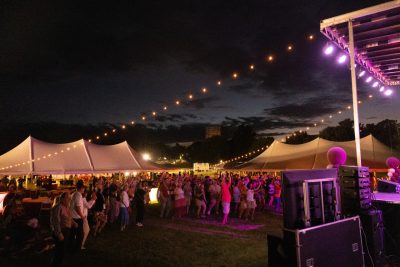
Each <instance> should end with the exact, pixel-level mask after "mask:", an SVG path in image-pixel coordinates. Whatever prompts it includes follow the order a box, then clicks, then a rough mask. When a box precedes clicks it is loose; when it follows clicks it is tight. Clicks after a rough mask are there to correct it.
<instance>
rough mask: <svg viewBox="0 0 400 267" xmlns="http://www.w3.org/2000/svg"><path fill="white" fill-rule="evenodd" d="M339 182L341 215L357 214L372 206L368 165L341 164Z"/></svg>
mask: <svg viewBox="0 0 400 267" xmlns="http://www.w3.org/2000/svg"><path fill="white" fill-rule="evenodd" d="M339 183H340V195H341V204H342V215H344V216H346V217H348V216H354V215H358V214H360V212H361V211H366V210H368V209H370V208H371V207H372V199H371V187H370V177H369V169H368V167H357V166H341V167H340V168H339Z"/></svg>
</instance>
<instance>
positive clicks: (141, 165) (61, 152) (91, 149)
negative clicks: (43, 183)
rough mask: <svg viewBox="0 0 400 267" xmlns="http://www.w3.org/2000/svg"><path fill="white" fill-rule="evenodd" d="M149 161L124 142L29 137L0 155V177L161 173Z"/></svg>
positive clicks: (158, 168)
mask: <svg viewBox="0 0 400 267" xmlns="http://www.w3.org/2000/svg"><path fill="white" fill-rule="evenodd" d="M161 170H162V169H161V168H160V167H158V166H156V165H155V164H152V163H150V162H146V161H144V160H143V159H142V157H141V156H140V155H139V154H138V153H137V152H136V151H135V150H134V149H132V148H131V147H130V146H129V144H128V143H127V142H126V141H125V142H122V143H119V144H115V145H96V144H92V143H90V142H88V141H85V140H83V139H81V140H78V141H74V142H70V143H64V144H53V143H47V142H44V141H41V140H38V139H36V138H33V137H31V136H29V137H28V138H27V139H25V140H24V141H23V142H22V143H21V144H19V145H18V146H16V147H15V148H13V149H11V150H10V151H8V152H7V153H5V154H3V155H1V156H0V174H28V173H31V174H66V173H68V174H74V173H106V172H122V171H161Z"/></svg>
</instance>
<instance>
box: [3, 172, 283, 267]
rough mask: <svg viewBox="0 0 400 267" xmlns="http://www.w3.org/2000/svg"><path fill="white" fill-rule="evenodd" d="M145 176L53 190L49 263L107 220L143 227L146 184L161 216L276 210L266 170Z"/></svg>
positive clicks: (10, 211) (11, 200)
mask: <svg viewBox="0 0 400 267" xmlns="http://www.w3.org/2000/svg"><path fill="white" fill-rule="evenodd" d="M148 178H149V177H148V176H141V175H138V176H136V177H129V178H124V177H122V178H120V179H116V178H115V177H108V178H106V177H100V178H97V177H95V176H93V177H91V178H90V179H85V180H84V181H83V180H78V181H77V182H75V186H76V189H74V190H73V191H72V192H70V191H64V192H63V193H62V194H61V195H58V196H57V197H56V198H55V199H54V203H53V206H52V208H51V211H50V215H49V217H50V228H51V232H52V238H53V240H54V245H55V250H54V251H55V252H54V257H53V261H52V263H53V266H59V265H61V263H62V261H63V257H64V254H65V253H66V252H67V253H76V252H78V251H80V250H84V249H86V240H87V238H88V236H89V233H91V234H92V236H93V237H97V236H98V235H99V234H101V233H102V231H103V230H104V229H105V227H106V225H117V226H118V229H119V230H120V231H124V230H125V229H126V228H127V227H129V226H130V225H136V227H139V228H140V227H143V225H144V221H143V220H144V214H145V208H146V204H147V203H149V200H150V198H149V192H150V187H153V188H154V187H158V195H157V197H158V201H159V203H160V217H161V218H182V217H185V216H186V217H195V218H200V219H201V218H207V217H213V218H216V219H218V220H219V219H221V223H222V224H226V223H228V218H229V216H231V217H238V218H240V219H243V220H254V213H255V210H260V211H262V210H266V209H270V210H276V211H280V193H281V186H280V178H279V177H274V176H269V175H266V174H260V175H257V176H239V175H236V174H232V173H221V174H219V175H217V176H215V177H210V176H196V175H193V174H189V173H183V174H181V173H179V174H170V173H162V174H160V175H158V176H156V177H153V180H152V181H151V182H152V184H150V186H149V184H148V183H149V182H147V181H148ZM9 186H10V192H9V194H8V195H7V199H5V205H6V207H8V208H7V209H6V210H5V215H6V216H5V217H7V216H8V217H7V218H11V219H10V220H8V225H7V226H6V228H7V229H8V230H7V231H6V235H9V236H10V237H13V234H14V235H15V232H18V231H19V230H18V231H14V233H13V229H16V228H15V227H14V226H13V221H14V219H15V218H17V217H18V216H20V215H21V214H18V212H16V210H17V209H16V208H12V207H16V206H15V205H14V204H15V198H16V197H17V194H16V192H15V191H16V184H14V183H11V182H10V183H9ZM220 214H221V216H220ZM13 218H14V219H13ZM32 220H34V221H33V222H32ZM28 221H29V224H28V223H27V222H28ZM41 223H43V222H41ZM23 226H24V227H25V228H26V229H27V230H29V233H30V235H32V234H33V233H37V231H36V230H35V229H37V228H38V220H37V219H36V218H25V220H24V223H23ZM11 239H13V238H11Z"/></svg>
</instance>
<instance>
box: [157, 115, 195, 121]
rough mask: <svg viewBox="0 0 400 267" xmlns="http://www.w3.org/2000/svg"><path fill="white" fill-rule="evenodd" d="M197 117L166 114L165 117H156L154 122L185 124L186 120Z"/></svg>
mask: <svg viewBox="0 0 400 267" xmlns="http://www.w3.org/2000/svg"><path fill="white" fill-rule="evenodd" d="M197 118H198V116H196V115H194V114H189V113H185V114H167V115H158V116H157V117H156V118H155V120H156V121H158V122H169V123H176V122H186V121H188V120H195V119H197Z"/></svg>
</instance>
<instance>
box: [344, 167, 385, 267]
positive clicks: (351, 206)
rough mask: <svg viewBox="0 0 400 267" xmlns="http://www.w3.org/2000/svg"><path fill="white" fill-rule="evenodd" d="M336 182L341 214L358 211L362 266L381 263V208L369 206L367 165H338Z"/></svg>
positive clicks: (382, 236) (382, 233) (382, 248)
mask: <svg viewBox="0 0 400 267" xmlns="http://www.w3.org/2000/svg"><path fill="white" fill-rule="evenodd" d="M339 183H340V191H341V192H340V195H341V206H342V215H344V216H345V217H350V216H355V215H359V216H360V219H361V224H362V231H363V235H364V238H363V244H364V259H365V263H366V266H382V264H383V258H384V256H383V255H384V254H383V252H384V251H383V250H384V232H383V229H384V228H383V218H382V211H380V210H377V209H375V208H373V206H372V198H371V194H372V192H371V186H370V176H369V169H368V167H357V166H341V167H340V168H339Z"/></svg>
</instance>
